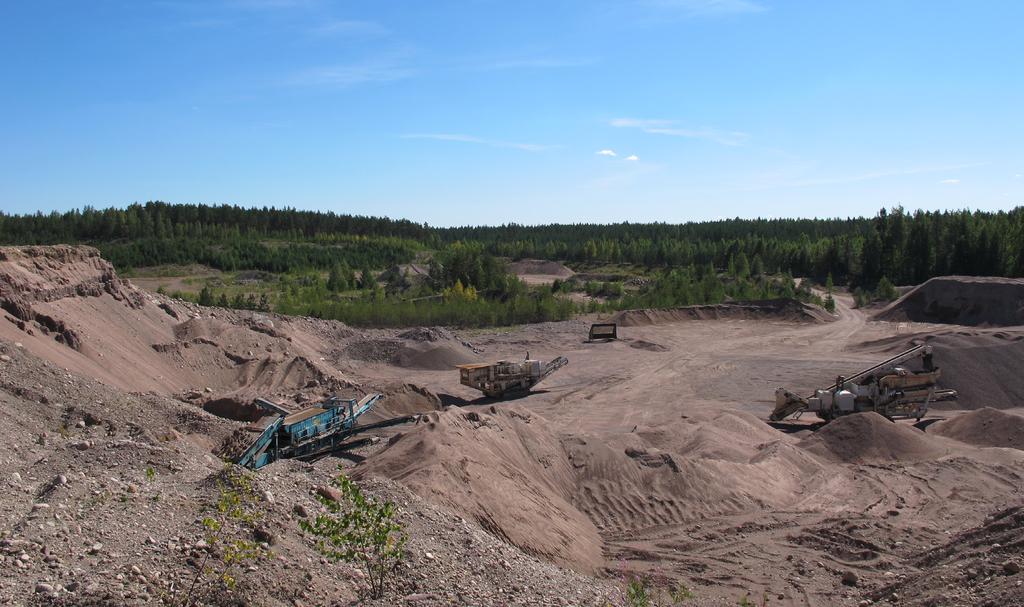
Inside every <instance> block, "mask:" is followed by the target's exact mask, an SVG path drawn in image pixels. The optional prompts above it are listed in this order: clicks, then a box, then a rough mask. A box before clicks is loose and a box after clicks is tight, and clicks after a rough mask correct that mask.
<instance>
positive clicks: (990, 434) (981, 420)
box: [928, 407, 1024, 450]
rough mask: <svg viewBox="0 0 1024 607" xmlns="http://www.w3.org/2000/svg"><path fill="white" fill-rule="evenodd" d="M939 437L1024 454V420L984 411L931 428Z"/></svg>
mask: <svg viewBox="0 0 1024 607" xmlns="http://www.w3.org/2000/svg"><path fill="white" fill-rule="evenodd" d="M928 433H929V434H938V435H939V436H945V437H947V438H952V439H955V440H958V441H960V442H962V443H967V444H970V445H977V446H979V447H1010V448H1013V449H1021V450H1024V417H1022V416H1020V415H1013V414H1011V413H1004V412H1003V411H999V410H997V409H993V408H991V407H984V408H982V409H978V410H977V411H971V412H970V413H965V414H963V415H958V416H956V417H953V418H951V419H947V420H943V421H941V422H939V423H937V424H933V425H931V426H929V427H928Z"/></svg>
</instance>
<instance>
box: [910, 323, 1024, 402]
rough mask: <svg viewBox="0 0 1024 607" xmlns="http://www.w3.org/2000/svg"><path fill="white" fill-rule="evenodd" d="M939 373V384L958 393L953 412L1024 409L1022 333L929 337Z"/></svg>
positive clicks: (947, 334)
mask: <svg viewBox="0 0 1024 607" xmlns="http://www.w3.org/2000/svg"><path fill="white" fill-rule="evenodd" d="M926 342H927V343H929V344H931V345H932V347H933V348H934V349H935V361H936V364H937V365H938V366H939V368H940V369H941V370H942V377H941V378H940V380H939V383H940V384H941V385H942V386H943V387H945V388H953V389H954V390H956V391H957V392H958V394H959V396H958V398H957V400H956V401H953V402H951V403H949V404H948V405H945V406H946V407H955V408H957V409H978V408H982V407H992V408H995V409H1010V408H1013V407H1020V406H1024V383H1021V381H1020V378H1021V377H1024V334H1021V333H1010V332H1002V331H1000V332H996V333H971V332H968V331H962V332H957V333H946V334H940V335H936V336H934V337H929V338H928V339H927V340H926Z"/></svg>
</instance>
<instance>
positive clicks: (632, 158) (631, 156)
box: [626, 154, 640, 162]
mask: <svg viewBox="0 0 1024 607" xmlns="http://www.w3.org/2000/svg"><path fill="white" fill-rule="evenodd" d="M626 160H632V161H634V162H636V161H637V160H640V157H639V156H637V155H636V154H630V155H629V156H626Z"/></svg>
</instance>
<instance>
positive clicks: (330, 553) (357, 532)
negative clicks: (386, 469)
mask: <svg viewBox="0 0 1024 607" xmlns="http://www.w3.org/2000/svg"><path fill="white" fill-rule="evenodd" d="M338 470H339V474H338V476H337V477H336V478H335V479H334V480H333V481H331V484H332V485H334V486H335V487H337V488H338V489H339V490H340V491H341V496H342V502H344V503H339V502H336V501H334V500H332V499H330V498H328V497H325V496H323V495H320V494H318V495H317V499H318V500H319V501H320V503H321V504H322V505H323V506H324V508H326V509H327V513H326V514H319V515H317V517H316V519H314V520H313V522H310V521H306V520H303V521H299V527H301V528H302V530H303V531H306V532H307V533H310V534H312V535H314V536H316V538H317V542H316V548H317V550H318V551H319V552H320V553H321V554H323V555H324V556H325V557H327V558H328V559H330V560H332V561H343V562H346V563H354V564H356V565H357V566H359V567H361V568H362V569H363V571H364V572H365V573H366V577H367V579H368V580H369V582H370V596H371V597H372V598H380V597H381V596H383V595H384V587H385V585H386V583H387V580H388V578H389V577H390V576H391V574H392V573H393V572H394V571H395V569H396V568H397V567H398V565H399V564H400V563H401V562H402V558H403V557H404V555H405V554H404V548H405V544H406V542H407V541H408V539H409V536H408V535H407V534H406V533H405V530H404V528H403V527H402V525H401V523H399V522H398V521H397V520H395V505H394V504H392V503H391V502H377V501H376V500H374V499H372V498H367V497H366V496H364V495H363V492H362V490H361V489H360V488H359V486H358V485H356V484H355V483H354V482H352V480H351V479H349V478H348V477H347V476H346V475H345V473H344V472H343V471H342V468H341V466H339V467H338Z"/></svg>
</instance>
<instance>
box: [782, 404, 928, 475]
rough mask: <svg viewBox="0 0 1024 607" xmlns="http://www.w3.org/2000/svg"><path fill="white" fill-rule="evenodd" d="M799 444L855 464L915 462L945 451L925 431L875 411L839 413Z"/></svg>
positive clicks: (813, 451) (811, 450) (817, 452)
mask: <svg viewBox="0 0 1024 607" xmlns="http://www.w3.org/2000/svg"><path fill="white" fill-rule="evenodd" d="M799 446H800V447H802V448H804V449H806V450H807V451H810V452H811V453H814V454H816V455H820V456H822V457H827V458H830V459H833V460H838V461H840V462H844V463H856V464H864V463H879V464H880V463H892V462H917V461H925V460H931V459H935V458H937V457H941V456H942V455H945V453H946V450H945V449H944V448H943V447H941V446H940V445H938V444H936V443H935V441H934V440H932V439H931V438H929V437H928V436H927V435H925V433H924V432H922V431H920V430H918V429H916V428H913V427H912V426H907V425H904V424H896V423H893V422H891V421H889V420H887V419H886V418H884V417H882V416H881V415H879V414H877V413H874V412H868V413H854V414H852V415H846V416H843V417H840V418H839V419H837V420H835V421H833V422H831V423H829V424H827V425H825V427H824V428H822V429H821V430H818V431H817V432H815V433H814V435H813V436H810V437H808V438H806V439H804V440H802V441H801V442H800V443H799Z"/></svg>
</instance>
